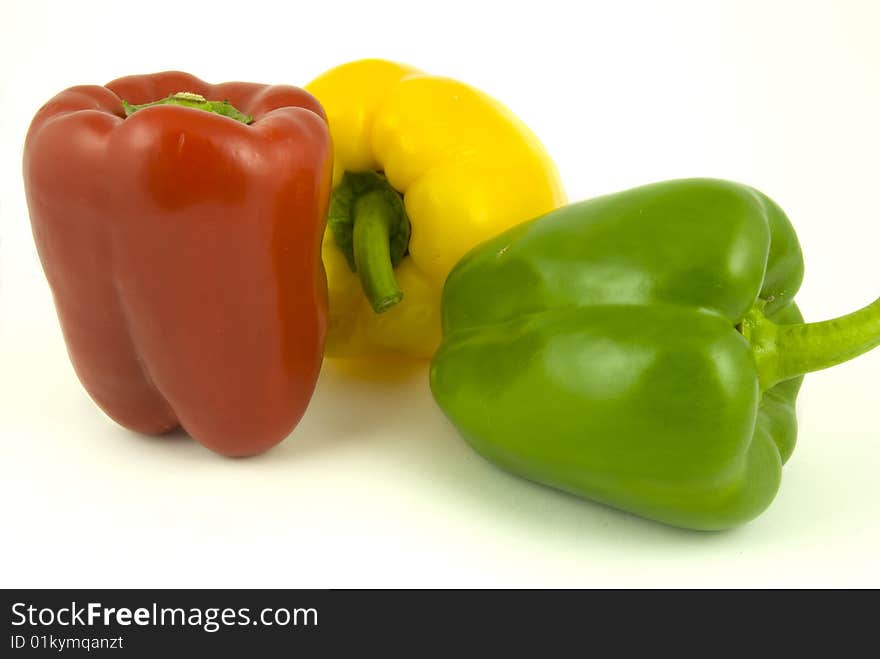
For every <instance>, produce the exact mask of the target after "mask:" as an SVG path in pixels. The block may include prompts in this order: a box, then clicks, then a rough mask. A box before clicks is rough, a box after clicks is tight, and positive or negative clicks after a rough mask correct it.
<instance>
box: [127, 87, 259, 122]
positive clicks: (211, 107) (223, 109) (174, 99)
mask: <svg viewBox="0 0 880 659" xmlns="http://www.w3.org/2000/svg"><path fill="white" fill-rule="evenodd" d="M154 105H179V106H181V107H185V108H195V109H196V110H204V111H205V112H213V113H214V114H219V115H222V116H224V117H229V118H230V119H235V120H236V121H240V122H241V123H243V124H249V123H251V122H252V121H253V120H254V118H253V117H251V116H250V115H247V114H244V113H243V112H240V111H239V110H238V109H237V108H235V107H233V105H232V104H231V103H230V102H229V101H226V100H223V101H209V100H208V99H206V98H205V97H204V96H202V95H201V94H194V93H192V92H177V93H176V94H171V95H170V96H166V97H165V98H160V99H159V100H158V101H153V102H151V103H142V104H141V105H132V104H131V103H129V102H128V101H126V100H125V99H122V109H123V110H125V116H126V117H130V116H131V115H133V114H134V113H135V112H137V111H138V110H143V109H144V108H150V107H153V106H154Z"/></svg>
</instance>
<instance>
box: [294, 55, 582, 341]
mask: <svg viewBox="0 0 880 659" xmlns="http://www.w3.org/2000/svg"><path fill="white" fill-rule="evenodd" d="M306 89H308V90H309V91H310V92H311V93H313V94H314V95H315V96H316V97H317V98H318V100H319V101H320V102H321V104H322V105H323V106H324V108H325V110H326V112H327V116H328V120H329V124H330V131H331V133H332V135H333V142H334V148H335V167H334V186H336V192H335V193H334V199H336V198H338V197H342V196H343V195H342V194H340V192H341V188H344V187H347V186H346V185H343V184H344V183H345V182H346V181H345V174H346V172H348V173H350V174H354V173H364V172H380V173H382V174H383V175H384V177H386V180H387V183H388V184H390V187H389V188H388V189H390V190H391V191H392V192H393V191H396V193H399V194H401V195H402V196H403V201H404V206H405V211H406V216H408V220H409V222H410V224H411V236H409V240H408V244H407V243H406V241H405V239H406V237H407V236H406V235H405V234H406V233H407V232H408V231H409V230H410V228H409V227H406V226H403V227H402V228H401V231H400V232H398V233H397V234H395V235H393V236H392V242H394V241H395V240H397V241H398V242H400V241H403V246H402V249H401V250H400V251H398V252H397V254H396V255H395V246H394V245H393V246H392V254H391V259H392V261H394V262H395V263H394V269H393V276H392V273H390V271H388V272H387V273H386V279H392V280H393V278H396V282H397V284H398V285H399V291H398V294H397V295H396V296H394V295H393V291H394V287H393V281H392V282H390V283H389V286H390V287H391V289H392V292H391V293H389V295H387V296H386V297H385V298H384V299H383V300H378V299H377V300H374V302H373V304H372V305H371V301H370V300H369V299H368V298H367V296H366V295H365V292H364V288H365V286H366V284H364V285H362V281H361V280H362V279H364V277H363V276H361V274H360V273H361V272H362V269H361V268H357V265H356V263H355V261H356V259H357V249H356V248H355V249H354V251H355V255H354V257H353V256H352V254H351V252H349V254H348V257H347V256H346V254H345V252H344V250H343V249H341V247H340V243H341V242H346V241H347V242H348V244H349V250H351V241H352V238H351V233H352V229H351V226H350V223H348V222H345V221H342V222H338V221H337V220H338V218H339V215H340V211H338V210H337V207H336V205H335V204H334V203H331V210H330V220H329V225H330V227H329V228H328V235H327V238H326V240H325V241H324V249H323V258H324V264H325V266H326V268H327V277H328V284H329V291H330V324H329V328H328V337H327V354H328V355H329V356H337V357H343V356H368V355H377V354H380V355H381V354H398V355H405V356H414V357H423V358H426V357H430V355H431V354H433V351H434V350H435V349H436V347H437V345H438V343H439V340H440V317H439V307H440V291H441V289H442V287H443V282H444V280H445V279H446V275H447V274H448V273H449V270H450V269H451V268H452V266H453V265H454V264H455V263H456V262H457V261H458V260H459V258H461V257H462V256H463V255H464V254H465V252H467V251H468V250H469V249H470V248H472V247H473V246H475V245H477V244H479V243H480V242H482V241H484V240H487V239H488V238H490V237H492V236H494V235H497V234H498V233H500V232H501V231H503V230H505V229H507V228H509V227H511V226H513V225H515V224H517V223H519V222H522V221H524V220H527V219H530V218H532V217H535V216H536V215H540V214H542V213H545V212H547V211H550V210H552V209H554V208H557V207H558V206H560V205H562V204H563V203H564V202H565V194H564V192H563V189H562V186H561V183H560V180H559V176H558V173H557V171H556V168H555V166H554V165H553V163H552V161H551V160H550V158H549V157H548V155H547V153H546V152H545V150H544V148H543V147H542V146H541V144H540V142H538V140H537V138H536V137H535V136H534V135H533V134H532V132H531V131H530V130H529V129H528V128H527V127H526V126H525V125H524V124H523V123H522V122H521V121H520V120H518V119H517V118H516V117H515V116H514V115H513V114H511V113H510V112H509V111H508V110H507V109H506V108H504V107H503V106H502V105H501V104H500V103H498V102H497V101H495V100H493V99H491V98H490V97H488V96H487V95H485V94H483V93H482V92H480V91H478V90H476V89H474V88H473V87H470V86H468V85H465V84H463V83H461V82H457V81H455V80H451V79H448V78H442V77H438V76H433V75H428V74H425V73H422V72H420V71H418V70H417V69H414V68H412V67H410V66H405V65H402V64H396V63H393V62H387V61H382V60H360V61H356V62H351V63H348V64H344V65H342V66H339V67H337V68H335V69H332V70H330V71H328V72H326V73H324V74H323V75H321V76H320V77H318V78H317V79H316V80H314V81H313V82H312V83H310V84H309V85H307V86H306ZM386 191H387V190H386ZM355 196H356V195H355ZM355 206H356V204H354V203H353V202H352V201H351V200H350V199H346V200H345V209H344V210H343V211H342V212H343V213H344V214H346V215H347V214H348V212H349V210H348V209H349V207H351V208H352V209H354V208H355ZM406 221H407V218H406V217H403V218H401V222H402V223H406ZM340 226H341V227H342V231H341V232H340V231H334V230H333V229H338V228H339V227H340ZM345 231H347V232H348V235H347V237H344V238H341V236H342V234H343V233H345ZM354 233H355V240H356V238H357V230H355V231H354ZM385 240H386V242H387V241H388V239H387V238H386V239H385ZM398 246H399V245H398ZM365 258H367V259H369V257H365ZM384 260H385V261H387V260H388V256H387V255H386V256H385V257H384ZM355 268H357V270H358V272H355V271H354V269H355ZM401 294H402V299H401ZM376 295H377V297H381V296H380V295H379V294H378V293H377V294H376ZM377 309H378V310H379V311H381V313H377Z"/></svg>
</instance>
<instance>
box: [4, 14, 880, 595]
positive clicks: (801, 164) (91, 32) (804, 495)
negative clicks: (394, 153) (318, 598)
mask: <svg viewBox="0 0 880 659" xmlns="http://www.w3.org/2000/svg"><path fill="white" fill-rule="evenodd" d="M3 13H4V15H3V18H2V20H0V49H2V50H3V52H2V53H0V55H2V57H0V445H2V454H0V479H2V480H0V529H2V531H0V534H2V535H3V540H2V542H0V554H2V555H0V586H7V587H11V586H20V587H36V586H108V587H134V586H152V587H163V586H169V587H170V586H212V587H222V586H255V587H261V586H262V587H299V586H302V587H340V586H696V587H701V586H873V587H877V586H880V485H878V477H877V474H878V472H880V441H878V440H880V430H878V428H880V405H878V394H877V392H878V389H877V380H878V376H880V354H872V355H870V356H867V357H864V358H862V359H860V360H858V361H857V362H854V363H851V364H848V365H846V366H841V367H839V368H836V369H833V370H831V371H827V372H823V373H820V374H816V375H813V376H811V377H809V378H808V380H807V382H806V385H805V387H804V390H803V394H802V396H801V400H800V420H801V425H802V428H801V434H800V438H799V445H798V448H797V450H796V451H795V454H794V457H793V458H792V459H791V461H790V462H789V463H788V465H787V466H786V468H785V473H784V478H783V483H782V489H781V491H780V493H779V495H778V497H777V499H776V501H775V502H774V503H773V505H772V506H771V507H770V509H769V510H768V511H767V512H766V513H765V514H764V515H762V516H761V517H760V518H758V519H757V520H755V521H754V522H752V523H750V524H748V525H747V526H745V527H743V528H740V529H737V530H735V531H732V532H725V533H716V534H700V533H691V532H683V531H678V530H675V529H671V528H667V527H664V526H661V525H658V524H655V523H652V522H648V521H644V520H641V519H637V518H635V517H631V516H628V515H626V514H622V513H619V512H616V511H614V510H611V509H607V508H603V507H601V506H598V505H594V504H591V503H588V502H584V501H580V500H578V499H575V498H574V497H570V496H566V495H562V494H559V493H557V492H554V491H551V490H549V489H545V488H543V487H540V486H537V485H533V484H531V483H528V482H525V481H523V480H520V479H518V478H516V477H513V476H509V475H507V474H505V473H502V472H501V471H499V470H497V469H495V468H493V467H492V466H490V465H489V464H487V463H486V462H484V461H483V460H482V459H480V458H479V457H477V456H476V455H475V454H474V453H473V452H472V451H471V450H470V449H469V448H468V447H467V446H466V445H465V444H464V443H463V442H462V441H461V440H460V439H459V438H458V436H457V435H456V433H455V432H454V431H453V429H452V428H451V426H450V425H449V424H448V423H447V422H446V421H445V419H444V417H443V416H442V414H441V412H440V411H439V409H438V408H437V407H436V406H435V405H434V403H433V401H432V399H431V397H430V394H429V391H428V386H427V380H426V366H425V365H424V364H414V365H395V366H390V367H389V368H388V371H387V374H386V377H384V378H383V379H381V380H376V379H375V377H376V376H375V375H374V376H373V377H372V379H371V378H368V377H366V376H364V375H363V374H362V373H361V374H358V373H357V372H353V370H352V368H350V367H349V366H346V365H343V364H340V363H338V362H336V363H334V362H332V361H329V360H328V362H326V364H325V368H324V371H323V373H322V376H321V380H320V382H319V385H318V389H317V392H316V394H315V397H314V399H313V401H312V404H311V407H310V408H309V410H308V412H307V414H306V417H305V418H304V420H303V422H302V423H301V424H300V425H299V427H298V428H297V429H296V431H295V432H294V433H293V435H292V436H291V437H289V438H288V440H287V441H286V442H284V443H283V444H282V445H281V446H280V447H278V448H277V449H275V450H273V451H271V452H269V453H268V454H266V455H263V456H260V457H258V458H254V459H248V460H228V459H222V458H220V457H217V456H215V455H213V454H211V453H209V452H208V451H206V450H205V449H202V448H201V447H200V446H198V445H197V444H196V443H194V442H193V441H191V440H189V439H187V438H185V437H179V438H171V439H169V438H165V439H156V438H147V437H141V436H137V435H135V434H132V433H130V432H127V431H125V430H123V429H121V428H119V427H117V426H115V425H114V424H113V423H112V422H111V421H109V420H108V419H107V418H106V417H104V416H103V415H102V414H101V413H100V412H99V411H98V410H97V409H96V408H95V406H94V405H93V404H92V403H91V401H90V400H89V398H88V397H87V396H86V394H85V393H84V391H83V390H82V388H81V387H80V385H79V383H78V381H77V380H76V377H75V376H74V374H73V371H72V369H71V367H70V365H69V362H68V360H67V357H66V353H65V349H64V345H63V342H62V338H61V334H60V331H59V329H58V325H57V321H56V319H55V316H54V310H53V307H52V301H51V297H50V294H49V291H48V288H47V286H46V284H45V280H44V279H43V275H42V272H41V270H40V266H39V263H38V261H37V258H36V253H35V250H34V247H33V242H32V239H31V236H30V226H29V223H28V219H27V210H26V207H25V203H24V195H23V191H22V183H21V174H20V166H21V165H20V163H21V147H22V143H23V140H24V135H25V132H26V129H27V125H28V122H29V120H30V118H31V116H32V115H33V113H34V112H35V111H36V110H37V109H38V107H39V106H40V105H41V104H42V103H43V102H44V101H45V100H47V99H48V98H49V97H51V96H52V95H54V94H55V93H57V92H58V91H60V90H61V89H63V88H65V87H68V86H71V85H74V84H81V83H97V84H101V83H104V82H107V81H109V80H110V79H113V78H115V77H118V76H121V75H126V74H131V73H146V72H153V71H159V70H163V69H170V68H176V69H183V70H187V71H190V72H192V73H194V74H196V75H198V76H200V77H202V78H205V79H207V80H209V81H215V82H219V81H223V80H231V79H241V80H254V81H260V82H267V83H268V82H272V83H291V84H305V83H306V82H308V81H309V80H311V79H312V78H313V77H314V76H316V75H317V74H319V73H321V72H322V71H323V70H325V69H327V68H329V67H331V66H334V65H336V64H339V63H342V62H344V61H347V60H349V59H354V58H359V57H367V56H374V57H385V58H390V59H397V60H401V61H405V62H408V63H410V64H413V65H415V66H418V67H420V68H422V69H425V70H427V71H430V72H432V73H440V74H445V75H449V76H452V77H456V78H459V79H461V80H464V81H466V82H469V83H471V84H473V85H475V86H478V87H480V88H482V89H484V90H486V91H487V92H489V93H491V94H492V95H494V96H496V97H497V98H499V99H501V100H502V101H503V102H504V103H505V104H507V105H508V106H509V107H510V108H512V109H513V110H514V111H515V112H516V113H517V114H519V115H520V116H521V117H522V118H523V119H525V121H526V122H527V123H528V124H529V125H530V126H531V127H532V128H533V129H534V130H535V132H536V133H537V134H538V135H539V136H540V137H541V138H542V140H543V141H544V143H545V144H546V146H547V148H548V149H549V151H550V152H551V154H552V155H553V156H554V157H555V160H556V162H557V163H558V165H559V168H560V170H561V173H562V176H563V179H564V182H565V184H566V186H567V189H568V192H569V196H570V198H571V199H572V200H577V199H581V198H586V197H590V196H594V195H598V194H601V193H606V192H611V191H615V190H619V189H623V188H627V187H632V186H635V185H639V184H642V183H647V182H650V181H656V180H662V179H667V178H673V177H681V176H715V177H724V178H732V179H736V180H739V181H743V182H747V183H750V184H752V185H754V186H756V187H758V188H760V189H762V190H764V191H765V192H766V193H768V194H769V195H770V196H772V197H774V198H775V199H776V200H777V201H778V202H779V203H780V204H781V205H782V206H783V208H785V209H786V211H787V212H788V214H789V216H790V217H791V218H792V221H793V222H794V224H795V226H796V228H797V230H798V233H799V235H800V238H801V241H802V244H803V248H804V252H805V256H806V261H807V275H806V279H805V282H804V287H803V290H802V294H801V295H800V296H799V299H800V301H801V305H802V309H803V310H804V312H805V314H806V315H807V317H808V318H809V319H812V320H819V319H823V318H827V317H831V316H833V315H838V314H842V313H844V312H847V311H850V310H853V309H855V308H857V307H860V306H862V305H863V304H865V303H867V302H869V301H870V300H873V299H874V298H876V297H877V295H878V292H880V268H878V265H877V249H878V247H877V246H878V242H880V194H878V189H880V188H878V185H880V157H878V154H880V45H878V44H880V39H878V35H880V4H878V3H876V2H872V1H871V0H864V1H863V2H841V1H840V0H838V1H836V2H827V3H810V2H790V3H785V2H768V1H767V0H764V1H760V2H742V1H740V2H730V3H713V2H665V3H659V2H658V3H650V2H645V3H636V2H614V3H612V2H596V3H586V2H550V1H547V0H543V1H542V2H538V3H535V2H528V3H525V2H523V3H516V2H507V3H497V4H490V3H477V2H472V1H470V2H451V1H448V0H446V1H444V2H439V3H416V2H411V1H410V2H396V3H392V2H380V1H378V0H372V1H370V2H348V3H343V2H340V1H335V2H301V3H300V2H289V3H281V2H279V3H277V4H276V3H271V4H270V3H261V2H247V3H242V2H234V3H232V2H230V3H225V2H220V1H218V0H214V1H213V2H205V3H194V2H186V3H184V2H181V1H179V0H178V1H175V2H162V1H160V0H151V1H150V2H145V3H130V2H118V1H116V2H101V3H99V2H84V1H83V0H80V1H79V2H57V3H54V4H53V3H47V2H37V1H35V0H27V1H18V0H16V1H13V2H12V4H11V5H10V3H9V2H6V3H5V4H4V11H3ZM878 352H880V351H878ZM707 439H708V440H711V438H707Z"/></svg>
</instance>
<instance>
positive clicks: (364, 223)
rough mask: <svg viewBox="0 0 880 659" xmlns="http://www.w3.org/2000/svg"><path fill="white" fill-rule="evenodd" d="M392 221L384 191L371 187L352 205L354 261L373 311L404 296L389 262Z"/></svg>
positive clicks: (388, 306)
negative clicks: (371, 188) (372, 189)
mask: <svg viewBox="0 0 880 659" xmlns="http://www.w3.org/2000/svg"><path fill="white" fill-rule="evenodd" d="M393 221H394V217H393V211H392V209H391V208H389V205H388V202H387V200H386V198H385V194H384V193H383V192H382V191H380V190H374V191H372V192H369V193H367V194H365V195H364V196H362V197H360V198H359V199H358V200H357V202H356V203H355V206H354V231H353V235H352V240H353V243H354V244H353V247H354V262H355V267H356V269H357V273H358V276H359V277H360V279H361V286H363V289H364V293H365V294H366V296H367V299H368V300H369V301H370V304H371V305H372V307H373V310H374V311H375V312H376V313H382V312H383V311H387V310H388V309H390V308H391V307H393V306H394V305H395V304H397V303H398V302H400V301H401V300H402V299H403V292H402V291H401V290H400V287H399V286H398V285H397V279H396V278H395V277H394V267H393V266H392V264H391V249H390V232H391V223H392V222H393Z"/></svg>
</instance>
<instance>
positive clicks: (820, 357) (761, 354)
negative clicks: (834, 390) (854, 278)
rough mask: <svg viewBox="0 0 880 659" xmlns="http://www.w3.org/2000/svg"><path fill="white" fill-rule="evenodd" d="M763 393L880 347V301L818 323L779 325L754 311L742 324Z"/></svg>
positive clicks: (757, 310) (759, 311)
mask: <svg viewBox="0 0 880 659" xmlns="http://www.w3.org/2000/svg"><path fill="white" fill-rule="evenodd" d="M743 335H744V336H745V337H746V338H747V339H748V340H749V342H750V343H751V344H752V350H753V351H754V353H755V360H756V362H757V364H758V376H759V379H760V383H761V389H762V391H766V390H767V389H769V388H770V387H772V386H773V385H775V384H778V383H779V382H782V381H784V380H789V379H791V378H795V377H798V376H801V375H804V374H806V373H812V372H813V371H821V370H822V369H825V368H830V367H832V366H836V365H837V364H842V363H843V362H846V361H849V360H850V359H853V358H855V357H858V356H859V355H862V354H864V353H866V352H868V351H869V350H872V349H874V348H876V347H877V346H880V299H878V300H875V301H874V302H872V303H871V304H869V305H868V306H866V307H864V308H863V309H859V310H858V311H854V312H853V313H850V314H847V315H845V316H841V317H840V318H834V319H832V320H826V321H823V322H819V323H800V324H795V325H777V324H776V323H774V322H772V321H771V320H769V319H768V318H767V317H766V316H764V314H763V313H762V312H761V310H760V308H755V309H752V311H750V312H749V314H748V315H747V316H746V319H745V320H744V321H743Z"/></svg>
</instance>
